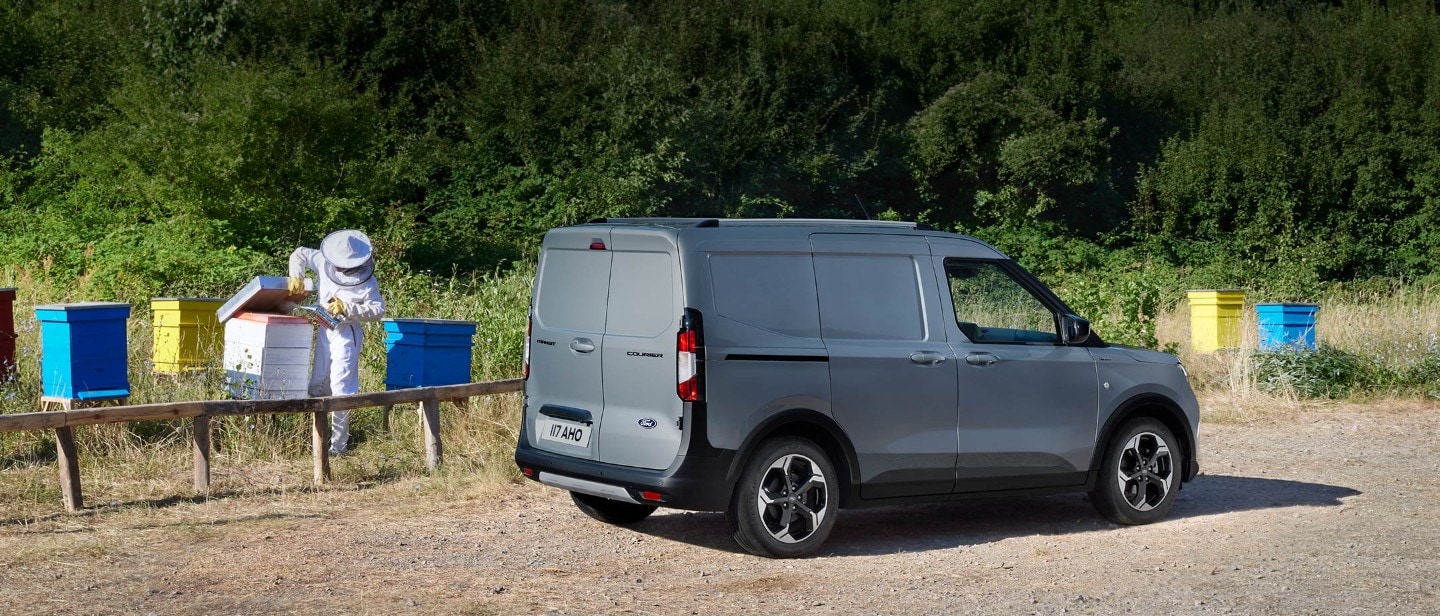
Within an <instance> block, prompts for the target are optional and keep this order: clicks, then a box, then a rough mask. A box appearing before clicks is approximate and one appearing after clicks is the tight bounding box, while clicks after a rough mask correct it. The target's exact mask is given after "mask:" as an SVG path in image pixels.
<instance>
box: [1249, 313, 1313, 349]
mask: <svg viewBox="0 0 1440 616" xmlns="http://www.w3.org/2000/svg"><path fill="white" fill-rule="evenodd" d="M1319 310H1320V307H1319V306H1317V305H1315V304H1297V303H1284V304H1256V305H1255V317H1256V319H1255V321H1256V324H1257V325H1259V327H1260V348H1262V349H1284V348H1289V349H1314V348H1315V313H1316V312H1319Z"/></svg>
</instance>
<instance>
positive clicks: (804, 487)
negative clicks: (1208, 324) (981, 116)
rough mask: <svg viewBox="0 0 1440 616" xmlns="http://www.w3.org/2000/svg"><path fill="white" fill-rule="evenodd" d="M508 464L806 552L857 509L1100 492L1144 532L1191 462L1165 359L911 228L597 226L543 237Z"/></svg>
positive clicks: (1107, 510)
mask: <svg viewBox="0 0 1440 616" xmlns="http://www.w3.org/2000/svg"><path fill="white" fill-rule="evenodd" d="M532 298H533V299H532V303H531V308H530V331H529V334H528V336H527V338H526V346H525V349H526V351H525V358H526V359H525V375H526V380H525V398H524V400H525V402H524V404H525V411H524V419H523V424H522V426H521V431H520V437H519V443H518V445H517V448H516V451H515V461H516V463H517V464H519V466H520V469H521V471H522V472H523V473H524V474H525V476H526V477H529V478H531V479H534V480H537V481H539V482H541V483H544V484H546V485H550V486H554V487H557V488H560V489H563V490H568V491H569V492H570V493H571V496H572V498H573V500H574V502H575V504H576V506H578V507H579V508H580V509H581V510H582V511H583V512H585V513H586V514H588V515H590V516H591V517H594V518H596V519H599V520H602V521H605V522H609V523H613V524H629V523H634V522H638V521H640V520H642V519H644V518H645V517H646V516H648V515H650V514H651V513H652V512H653V511H655V509H656V508H657V507H673V508H679V509H692V510H703V511H724V512H725V513H726V519H727V521H728V524H729V529H730V531H731V534H732V535H733V536H734V538H735V540H736V541H737V542H738V543H739V544H740V545H741V546H743V547H744V548H745V549H746V550H749V551H750V552H752V553H755V554H760V555H765V556H772V557H790V556H800V555H804V554H807V553H810V552H812V551H814V550H815V549H816V548H818V547H819V546H820V545H821V543H822V542H824V541H825V537H826V536H827V535H828V534H829V533H830V530H831V529H832V528H833V527H834V525H835V523H836V520H837V517H838V513H839V511H840V510H841V509H844V508H847V507H863V506H871V505H886V504H893V503H897V502H911V501H928V500H946V499H957V498H968V497H974V496H994V495H1009V494H1037V493H1054V492H1089V493H1090V497H1091V500H1092V502H1093V503H1094V504H1095V507H1096V508H1097V509H1098V510H1099V512H1100V514H1101V515H1103V516H1105V517H1106V518H1108V519H1110V520H1112V521H1114V522H1117V523H1120V524H1144V523H1148V522H1153V521H1155V520H1157V519H1159V518H1161V517H1162V516H1164V515H1165V514H1166V512H1168V511H1169V509H1170V507H1171V506H1172V505H1173V504H1174V502H1175V496H1176V492H1177V491H1178V490H1179V489H1180V487H1181V485H1182V483H1183V482H1185V481H1189V480H1190V479H1192V478H1193V477H1194V476H1195V474H1196V473H1197V472H1198V470H1199V465H1198V463H1197V449H1198V446H1197V445H1198V444H1197V442H1196V431H1197V427H1198V423H1199V412H1198V408H1197V404H1196V401H1195V396H1194V394H1193V393H1192V391H1191V389H1190V385H1189V383H1188V382H1187V379H1186V375H1185V371H1184V368H1183V367H1182V366H1181V365H1180V363H1179V361H1178V360H1177V359H1176V358H1175V357H1174V356H1172V355H1167V354H1163V353H1157V352H1153V351H1146V350H1140V349H1133V348H1126V347H1119V346H1115V345H1109V344H1106V343H1105V342H1104V341H1102V340H1101V339H1100V337H1099V336H1098V335H1097V334H1096V333H1094V332H1091V330H1090V326H1089V323H1088V322H1086V321H1085V320H1084V319H1082V318H1080V317H1079V316H1076V315H1074V314H1073V313H1072V311H1071V310H1070V309H1069V308H1068V307H1066V305H1065V303H1064V302H1062V301H1061V300H1060V299H1059V298H1058V297H1056V296H1055V295H1054V294H1053V293H1051V292H1050V290H1049V289H1048V288H1046V287H1045V285H1044V284H1042V283H1041V282H1040V281H1039V280H1037V279H1035V277H1033V276H1031V275H1030V274H1029V273H1027V272H1026V271H1025V270H1024V269H1022V268H1021V267H1020V266H1019V265H1017V264H1016V263H1015V262H1014V261H1012V260H1011V259H1009V258H1007V257H1006V256H1005V255H1004V254H1001V253H1000V252H999V251H997V250H996V249H995V248H993V247H991V246H989V245H988V244H986V243H984V242H981V241H979V240H976V239H974V238H970V237H965V236H960V235H955V234H951V233H941V232H937V231H933V230H930V229H928V228H927V227H925V226H923V225H917V224H915V223H898V222H879V221H839V220H834V221H822V220H724V219H719V220H717V219H608V220H607V219H602V220H596V221H593V222H590V223H587V224H582V225H576V226H572V227H564V228H559V229H554V230H551V231H550V232H549V233H547V234H546V236H545V241H544V245H543V248H542V251H541V253H540V261H539V266H538V270H537V274H536V277H535V288H534V294H533V296H532Z"/></svg>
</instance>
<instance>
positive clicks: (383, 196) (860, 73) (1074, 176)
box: [0, 0, 1440, 341]
mask: <svg viewBox="0 0 1440 616" xmlns="http://www.w3.org/2000/svg"><path fill="white" fill-rule="evenodd" d="M606 215H608V216H624V215H676V216H684V215H706V216H717V215H725V216H819V217H847V218H859V217H863V216H867V215H868V216H874V217H886V218H897V217H898V218H903V219H917V220H923V221H926V222H929V223H931V224H932V225H935V226H937V227H941V228H947V229H957V230H962V231H969V232H973V233H976V234H978V235H980V236H982V237H985V238H986V239H990V240H992V241H994V242H995V243H997V245H999V246H1000V247H1001V248H1002V249H1005V250H1007V251H1009V252H1011V253H1012V254H1014V255H1015V256H1017V257H1018V258H1020V259H1021V261H1022V262H1024V263H1026V264H1027V265H1028V266H1030V267H1031V268H1032V269H1035V270H1037V271H1038V272H1039V273H1040V274H1041V275H1042V276H1045V277H1047V278H1049V279H1051V280H1053V281H1056V282H1058V283H1060V284H1061V285H1062V286H1065V285H1068V287H1069V290H1068V291H1067V292H1070V293H1071V295H1070V297H1073V298H1076V301H1077V302H1079V303H1084V304H1086V305H1090V304H1095V305H1097V306H1100V308H1099V309H1102V310H1103V309H1105V308H1106V306H1101V305H1102V304H1106V303H1107V302H1110V301H1111V300H1109V299H1107V298H1106V297H1102V296H1099V295H1096V294H1095V293H1094V292H1093V291H1094V289H1095V288H1110V287H1113V286H1115V285H1116V284H1119V285H1131V286H1132V287H1134V288H1135V289H1139V290H1140V291H1143V292H1144V293H1143V294H1142V295H1141V296H1140V297H1137V298H1135V299H1134V302H1139V303H1138V304H1137V305H1135V306H1120V307H1118V308H1116V309H1117V310H1120V311H1121V312H1122V313H1128V312H1135V318H1133V319H1131V318H1128V317H1126V318H1122V322H1128V323H1130V324H1129V325H1128V326H1127V327H1129V328H1133V329H1134V330H1135V331H1134V332H1133V336H1130V337H1132V338H1133V339H1135V340H1139V341H1144V340H1145V338H1146V337H1147V336H1149V337H1150V338H1152V339H1153V324H1152V325H1150V326H1149V328H1150V331H1149V333H1148V334H1147V331H1146V324H1145V319H1146V318H1147V317H1146V315H1145V313H1144V311H1145V310H1147V309H1148V310H1149V311H1150V314H1151V315H1153V311H1154V309H1153V306H1151V305H1150V304H1151V303H1153V301H1155V299H1154V297H1153V293H1154V291H1153V289H1154V288H1155V287H1156V286H1161V287H1164V288H1165V289H1167V290H1168V289H1172V288H1180V285H1181V284H1182V283H1188V284H1194V285H1206V286H1211V285H1216V286H1218V285H1224V286H1232V285H1236V286H1238V285H1244V286H1249V287H1251V288H1260V289H1263V290H1264V292H1263V294H1264V295H1265V296H1266V299H1301V298H1306V297H1313V296H1314V295H1315V293H1316V292H1317V291H1318V289H1319V288H1320V283H1322V282H1325V281H1331V280H1351V279H1357V278H1368V277H1373V276H1386V277H1391V278H1400V279H1410V280H1413V279H1416V278H1422V277H1428V276H1435V275H1437V272H1440V267H1437V263H1440V14H1437V9H1436V6H1435V4H1434V3H1433V2H1404V1H1400V2H1388V3H1383V5H1378V6H1377V5H1374V4H1371V3H1362V2H1354V3H1307V2H1299V1H1289V2H1278V3H1276V2H1241V1H1233V2H1222V1H1213V0H1195V1H1193V2H1186V3H1176V2H1166V1H1162V0H1133V1H1127V2H1108V3H1096V2H1089V1H1070V0H1053V1H1049V2H1034V1H1031V0H967V1H941V0H916V1H910V2H867V1H861V0H832V1H816V0H803V1H802V0H764V1H759V0H749V1H739V2H733V1H725V2H720V1H699V2H617V1H611V0H589V1H585V0H534V1H527V2H505V1H500V0H478V1H468V2H459V1H458V0H405V1H401V0H308V1H305V2H294V1H291V0H110V1H105V2H99V1H89V2H86V1H80V0H68V1H65V0H50V1H42V0H0V229H3V241H0V265H10V266H17V267H21V268H26V269H31V270H40V269H43V271H44V275H46V276H52V277H56V278H57V279H59V280H69V281H78V284H77V285H75V287H74V288H75V289H76V292H77V293H83V294H87V295H88V297H86V298H87V299H100V298H101V296H109V297H116V298H124V299H141V298H144V297H147V296H151V295H155V294H161V293H166V294H169V293H220V294H226V293H228V292H229V291H230V290H232V289H233V288H234V286H235V284H236V282H237V281H238V280H243V278H244V277H245V276H248V275H251V274H254V273H258V272H260V271H264V270H267V269H268V270H270V271H274V270H276V269H278V268H279V267H280V265H279V264H280V259H281V258H282V257H283V255H285V254H286V253H288V251H289V249H290V248H292V247H293V246H295V245H298V244H308V245H314V244H315V243H316V242H317V241H318V240H319V238H320V237H321V236H322V235H323V234H324V233H325V232H326V231H327V230H330V229H333V228H336V227H340V226H357V227H360V228H364V229H366V230H367V231H369V232H370V233H371V234H372V236H375V237H376V238H377V239H378V240H379V241H380V244H381V246H380V248H381V251H382V252H381V255H382V263H384V264H385V267H386V268H389V273H390V274H391V275H392V276H397V275H399V276H403V275H408V273H409V272H412V271H413V272H423V271H426V270H434V271H439V272H443V273H447V274H448V273H450V272H452V271H454V270H455V269H459V270H466V271H477V270H478V271H490V270H491V269H492V268H493V267H495V266H496V265H498V264H501V263H503V262H505V261H507V260H515V259H522V258H525V257H527V256H528V254H529V251H530V250H531V249H533V247H534V244H535V242H536V241H537V239H538V238H539V236H540V234H541V233H542V232H543V230H544V229H546V228H548V227H551V226H555V225H560V224H565V223H571V222H577V221H582V220H585V219H588V218H591V217H595V216H606ZM1091 271H1103V272H1107V273H1105V274H1104V275H1100V274H1096V275H1091V276H1080V275H1079V274H1080V273H1083V272H1091ZM1085 285H1089V288H1088V290H1087V288H1086V287H1085ZM1087 293H1089V295H1087ZM1111 308H1114V307H1111ZM1136 311H1139V312H1136Z"/></svg>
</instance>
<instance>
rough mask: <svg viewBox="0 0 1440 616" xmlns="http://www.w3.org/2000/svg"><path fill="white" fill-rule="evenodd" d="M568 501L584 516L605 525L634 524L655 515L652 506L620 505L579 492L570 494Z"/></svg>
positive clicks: (620, 503)
mask: <svg viewBox="0 0 1440 616" xmlns="http://www.w3.org/2000/svg"><path fill="white" fill-rule="evenodd" d="M570 500H572V501H574V502H575V506H576V507H579V508H580V511H583V512H584V513H585V515H588V516H590V517H592V518H595V519H597V520H600V521H601V522H605V523H607V524H618V525H621V526H623V525H626V524H634V523H636V522H639V521H640V520H643V519H645V518H648V517H650V514H652V513H655V506H654V505H636V504H633V503H622V502H620V501H617V500H610V499H608V498H605V497H603V496H591V495H589V494H581V493H579V492H571V493H570Z"/></svg>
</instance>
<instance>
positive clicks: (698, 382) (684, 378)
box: [675, 308, 705, 402]
mask: <svg viewBox="0 0 1440 616" xmlns="http://www.w3.org/2000/svg"><path fill="white" fill-rule="evenodd" d="M704 355H705V335H704V333H703V332H702V331H701V327H700V311H699V310H696V309H694V308H686V309H685V314H684V316H682V317H680V333H678V334H676V335H675V393H677V394H679V395H680V399H681V400H684V401H686V402H699V401H701V400H704V399H705V362H704V361H702V359H701V358H702V357H703V356H704Z"/></svg>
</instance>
